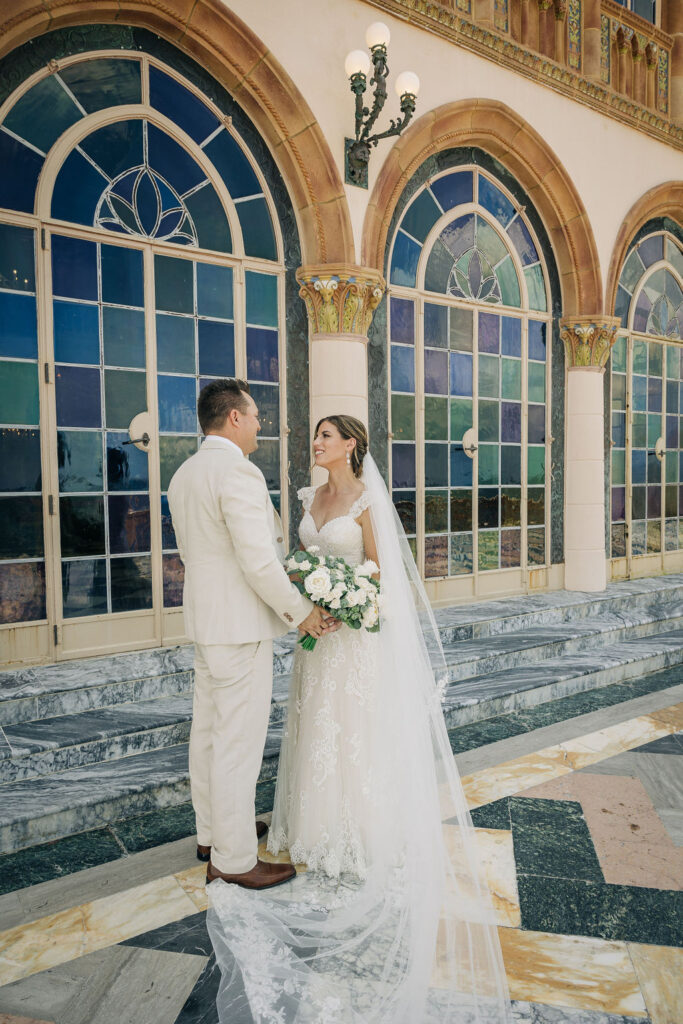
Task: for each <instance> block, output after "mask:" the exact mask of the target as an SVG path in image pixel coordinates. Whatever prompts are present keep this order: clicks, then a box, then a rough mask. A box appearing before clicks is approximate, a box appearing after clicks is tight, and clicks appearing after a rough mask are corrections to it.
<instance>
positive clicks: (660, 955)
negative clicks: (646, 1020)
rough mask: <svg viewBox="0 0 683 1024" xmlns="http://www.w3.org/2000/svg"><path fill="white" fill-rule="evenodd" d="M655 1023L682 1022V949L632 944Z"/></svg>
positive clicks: (632, 956) (639, 978)
mask: <svg viewBox="0 0 683 1024" xmlns="http://www.w3.org/2000/svg"><path fill="white" fill-rule="evenodd" d="M628 951H629V955H630V957H631V961H632V963H633V966H634V968H635V972H636V975H637V977H638V981H639V983H640V988H641V991H642V993H643V996H644V998H645V1005H646V1007H647V1009H648V1012H649V1014H650V1018H651V1020H652V1024H679V1022H680V1021H682V1020H683V950H680V949H666V948H663V947H661V946H639V945H635V944H631V943H629V945H628Z"/></svg>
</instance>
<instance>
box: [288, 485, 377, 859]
mask: <svg viewBox="0 0 683 1024" xmlns="http://www.w3.org/2000/svg"><path fill="white" fill-rule="evenodd" d="M315 491H316V489H315V488H314V487H304V488H303V489H302V490H300V491H299V492H298V495H299V498H300V500H301V502H302V504H303V508H304V515H303V518H302V520H301V525H300V527H299V537H300V539H301V543H302V544H303V546H304V547H305V548H309V547H311V546H314V545H316V546H317V547H319V548H320V551H321V553H322V554H325V555H335V556H338V557H339V556H341V557H342V558H344V559H345V560H346V561H347V562H348V563H349V565H359V564H360V563H361V562H363V561H364V560H365V551H364V548H363V531H362V529H361V527H360V525H359V524H358V523H357V522H356V520H357V518H358V516H360V514H361V513H362V512H363V511H364V510H365V509H366V508H367V507H368V498H367V491H363V493H362V494H361V496H360V497H359V498H358V499H357V500H356V501H355V502H354V504H353V505H352V506H351V508H350V509H349V511H348V512H347V513H346V515H343V516H337V517H336V518H335V519H330V520H329V521H328V522H327V523H325V524H324V525H323V527H322V528H321V529H320V530H318V529H317V528H316V525H315V520H314V519H313V516H312V515H311V506H312V504H313V499H314V497H315ZM377 641H378V634H375V633H368V632H367V631H366V630H364V629H360V630H354V629H350V628H349V627H348V626H342V627H341V628H340V629H339V630H338V631H337V632H335V633H331V634H330V635H328V636H326V637H323V638H322V639H320V640H319V641H318V642H317V644H316V646H315V649H314V650H313V651H305V650H303V648H301V647H299V646H297V648H296V651H295V655H294V669H293V673H292V682H291V688H290V696H289V707H288V712H287V723H286V726H285V731H284V737H283V741H282V749H281V752H280V768H279V772H278V779H277V788H276V791H275V805H274V810H273V820H272V825H271V828H270V832H269V836H268V850H269V852H270V853H274V854H277V853H279V852H280V851H281V850H289V854H290V858H291V860H292V862H293V863H294V864H299V863H305V864H307V865H308V868H309V870H311V871H323V872H324V873H325V874H326V875H329V876H331V877H338V876H339V875H340V874H341V873H349V874H352V875H355V876H357V877H359V878H365V876H366V874H367V867H368V857H369V853H370V844H371V842H372V835H373V833H374V830H375V829H376V827H377V817H378V814H381V813H382V802H383V798H384V790H385V787H384V786H383V785H382V779H381V778H380V777H379V776H380V775H381V771H382V766H381V765H378V764H377V763H376V762H377V751H376V747H375V745H374V737H375V735H376V732H377V729H378V726H379V722H378V714H379V711H380V709H379V708H378V701H377V697H378V693H377V685H376V683H377V654H378V642H377Z"/></svg>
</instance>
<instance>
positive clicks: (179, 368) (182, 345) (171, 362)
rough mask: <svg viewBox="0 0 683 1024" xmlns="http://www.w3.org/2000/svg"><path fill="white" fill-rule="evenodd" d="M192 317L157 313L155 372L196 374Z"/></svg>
mask: <svg viewBox="0 0 683 1024" xmlns="http://www.w3.org/2000/svg"><path fill="white" fill-rule="evenodd" d="M194 325H195V321H194V317H190V316H167V315H166V314H164V313H157V370H160V371H161V372H163V373H196V370H197V367H196V358H195V339H194Z"/></svg>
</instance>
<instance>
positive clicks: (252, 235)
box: [236, 198, 277, 260]
mask: <svg viewBox="0 0 683 1024" xmlns="http://www.w3.org/2000/svg"><path fill="white" fill-rule="evenodd" d="M236 209H237V216H238V217H239V220H240V226H241V228H242V238H243V239H244V252H245V255H247V256H257V257H258V256H260V257H262V258H263V259H264V260H276V259H277V245H276V242H275V234H274V232H273V224H272V221H271V219H270V212H269V210H268V204H267V202H266V201H265V199H263V198H256V199H247V200H245V201H244V202H243V203H238V204H237V207H236Z"/></svg>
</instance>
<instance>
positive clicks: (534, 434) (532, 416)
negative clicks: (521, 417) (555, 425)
mask: <svg viewBox="0 0 683 1024" xmlns="http://www.w3.org/2000/svg"><path fill="white" fill-rule="evenodd" d="M529 444H545V406H544V405H530V406H529Z"/></svg>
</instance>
